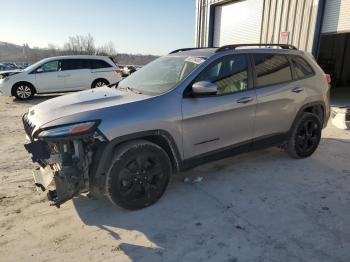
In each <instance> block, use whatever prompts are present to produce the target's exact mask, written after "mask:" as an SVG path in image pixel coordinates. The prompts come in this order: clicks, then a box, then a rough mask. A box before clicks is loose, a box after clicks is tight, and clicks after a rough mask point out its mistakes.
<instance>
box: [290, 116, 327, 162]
mask: <svg viewBox="0 0 350 262" xmlns="http://www.w3.org/2000/svg"><path fill="white" fill-rule="evenodd" d="M321 132H322V123H321V120H320V118H319V117H318V116H317V115H315V114H313V113H303V115H302V116H301V117H300V119H299V120H298V121H297V123H296V125H295V127H294V129H293V131H292V134H291V136H290V138H289V140H288V142H287V145H286V150H287V152H288V154H289V155H290V156H291V157H293V158H297V159H300V158H306V157H309V156H311V155H312V154H313V153H314V152H315V151H316V149H317V147H318V144H319V143H320V140H321Z"/></svg>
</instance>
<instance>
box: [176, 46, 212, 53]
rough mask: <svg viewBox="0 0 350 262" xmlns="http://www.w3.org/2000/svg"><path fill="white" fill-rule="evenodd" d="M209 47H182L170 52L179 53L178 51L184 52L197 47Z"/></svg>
mask: <svg viewBox="0 0 350 262" xmlns="http://www.w3.org/2000/svg"><path fill="white" fill-rule="evenodd" d="M206 48H208V47H190V48H181V49H176V50H174V51H171V52H170V53H169V55H170V54H174V53H178V52H184V51H189V50H195V49H206Z"/></svg>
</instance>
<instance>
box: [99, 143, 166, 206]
mask: <svg viewBox="0 0 350 262" xmlns="http://www.w3.org/2000/svg"><path fill="white" fill-rule="evenodd" d="M171 173H172V166H171V161H170V159H169V156H168V155H167V153H166V152H165V151H164V150H163V149H162V148H161V147H159V146H158V145H156V144H153V143H151V142H148V141H144V140H138V141H132V142H127V143H125V144H123V145H121V146H120V147H119V148H118V149H117V151H116V152H115V154H114V158H113V160H112V163H111V165H110V168H109V170H108V172H107V179H106V194H107V196H108V198H109V199H110V201H111V202H112V203H113V204H115V205H118V206H120V207H122V208H125V209H129V210H136V209H141V208H144V207H147V206H150V205H152V204H154V203H155V202H157V201H158V199H159V198H160V197H161V196H162V195H163V194H164V192H165V190H166V188H167V186H168V183H169V179H170V175H171Z"/></svg>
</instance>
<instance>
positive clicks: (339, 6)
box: [322, 0, 350, 33]
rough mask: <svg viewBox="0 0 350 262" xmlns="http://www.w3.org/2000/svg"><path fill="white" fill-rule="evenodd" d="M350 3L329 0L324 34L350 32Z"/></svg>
mask: <svg viewBox="0 0 350 262" xmlns="http://www.w3.org/2000/svg"><path fill="white" fill-rule="evenodd" d="M349 17H350V1H349V0H327V1H326V7H325V13H324V23H323V24H322V33H336V32H337V33H345V32H346V33H348V32H350V22H349Z"/></svg>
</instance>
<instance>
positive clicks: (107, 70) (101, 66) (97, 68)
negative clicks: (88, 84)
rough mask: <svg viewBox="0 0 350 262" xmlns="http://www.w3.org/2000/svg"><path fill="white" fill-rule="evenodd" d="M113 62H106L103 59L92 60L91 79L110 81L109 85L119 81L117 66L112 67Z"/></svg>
mask: <svg viewBox="0 0 350 262" xmlns="http://www.w3.org/2000/svg"><path fill="white" fill-rule="evenodd" d="M112 63H113V61H112V60H111V61H110V62H108V63H107V62H106V61H104V60H102V59H91V77H92V81H94V80H96V79H98V78H103V79H106V80H108V82H109V83H114V82H116V81H117V80H119V79H118V77H117V73H116V67H115V65H114V64H113V65H114V66H113V65H112Z"/></svg>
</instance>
